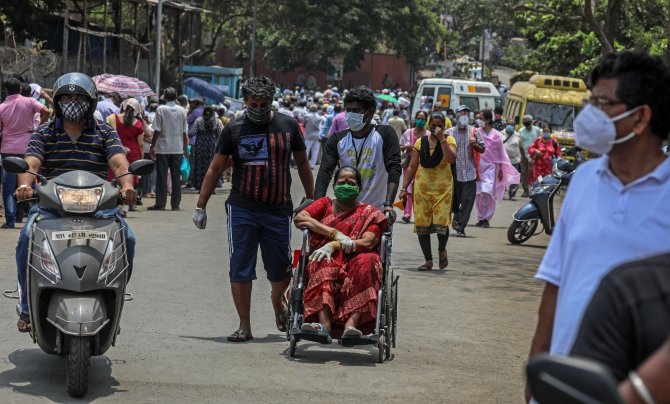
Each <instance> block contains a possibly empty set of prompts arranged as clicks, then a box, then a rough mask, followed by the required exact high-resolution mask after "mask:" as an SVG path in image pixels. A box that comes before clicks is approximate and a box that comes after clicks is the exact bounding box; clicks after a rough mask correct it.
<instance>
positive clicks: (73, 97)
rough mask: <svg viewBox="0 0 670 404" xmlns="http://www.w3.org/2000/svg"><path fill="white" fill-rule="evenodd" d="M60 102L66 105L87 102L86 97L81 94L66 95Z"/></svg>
mask: <svg viewBox="0 0 670 404" xmlns="http://www.w3.org/2000/svg"><path fill="white" fill-rule="evenodd" d="M60 101H61V102H63V103H65V104H69V103H71V102H74V101H79V102H83V101H86V97H85V96H83V95H80V94H65V95H63V96H62V97H60Z"/></svg>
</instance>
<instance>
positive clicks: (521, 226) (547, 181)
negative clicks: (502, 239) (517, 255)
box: [507, 147, 586, 244]
mask: <svg viewBox="0 0 670 404" xmlns="http://www.w3.org/2000/svg"><path fill="white" fill-rule="evenodd" d="M565 154H567V155H572V156H574V157H575V159H574V161H575V164H574V165H573V164H572V163H571V162H569V161H568V160H566V159H562V158H561V159H558V160H556V161H555V162H554V164H553V169H552V173H551V176H547V177H544V178H542V177H540V178H538V180H537V181H535V182H534V183H533V185H532V186H531V189H530V201H529V202H528V203H526V204H524V205H523V206H522V207H520V208H519V210H517V211H516V212H514V221H513V222H512V224H510V226H509V228H508V229H507V240H508V241H509V242H510V243H512V244H521V243H523V242H525V241H526V240H528V239H529V238H531V237H532V236H534V235H536V234H540V233H539V232H538V233H535V231H536V230H537V225H538V223H539V222H542V227H543V228H544V232H545V233H546V234H548V235H551V233H552V232H553V230H554V227H555V226H556V220H555V218H554V197H555V196H556V195H557V194H558V192H559V190H560V189H561V186H562V185H566V186H567V185H568V184H569V183H570V179H571V178H572V176H573V174H574V172H575V169H576V168H577V167H578V166H579V164H581V163H583V162H584V161H586V159H584V156H583V155H582V153H581V149H580V148H578V147H573V148H572V149H570V150H568V151H567V152H565Z"/></svg>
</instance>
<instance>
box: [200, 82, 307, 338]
mask: <svg viewBox="0 0 670 404" xmlns="http://www.w3.org/2000/svg"><path fill="white" fill-rule="evenodd" d="M274 92H275V85H274V83H273V82H272V80H270V79H269V78H267V77H264V76H256V77H254V78H251V79H249V80H247V81H246V82H245V83H244V85H243V86H242V95H243V97H244V102H245V104H246V112H245V114H244V115H243V116H241V117H240V118H238V119H236V120H235V121H233V122H231V123H230V124H229V125H228V126H226V127H225V128H224V130H223V132H222V133H221V136H220V137H219V142H218V144H217V146H216V154H215V155H214V159H213V160H212V163H211V165H210V167H209V170H208V171H207V174H206V176H205V180H204V182H203V184H202V186H201V188H200V197H199V198H198V203H197V207H196V209H195V212H194V213H193V222H194V223H195V225H196V226H197V227H198V228H200V229H204V228H205V226H206V224H207V214H206V212H205V207H206V206H207V201H208V200H209V198H210V196H211V195H212V193H213V192H214V189H215V187H216V184H217V181H218V178H219V177H220V176H221V174H222V173H223V169H224V168H225V167H226V164H227V163H228V159H229V158H231V157H232V159H233V181H232V189H231V191H230V196H229V197H228V200H227V201H226V211H227V213H228V248H229V255H230V272H229V276H230V285H231V290H232V295H233V301H234V302H235V308H236V309H237V314H238V316H239V318H240V325H239V328H238V330H237V331H235V332H233V333H232V334H231V335H230V336H229V337H228V341H231V342H245V341H248V340H250V339H253V336H252V335H251V322H250V314H249V313H250V309H251V287H252V281H253V280H254V279H256V271H255V267H256V255H257V253H258V247H259V245H260V248H261V256H262V258H263V265H264V267H265V271H266V272H267V278H268V280H269V281H270V283H271V284H272V296H271V299H272V306H273V308H274V311H275V320H276V325H277V328H278V329H279V330H280V331H285V315H286V307H285V306H284V304H283V303H282V296H283V293H284V291H285V290H286V288H287V287H288V284H289V280H290V278H291V272H290V270H291V248H290V241H291V240H290V238H291V213H292V210H293V204H292V201H291V192H290V191H291V173H290V171H289V161H290V158H291V154H292V155H293V158H294V160H295V162H296V163H297V166H298V175H299V176H300V181H301V182H302V186H303V188H304V189H305V196H306V197H307V198H313V197H314V181H313V178H312V171H311V169H310V167H309V160H308V159H307V152H306V151H305V150H306V148H305V142H304V141H303V138H302V134H301V131H300V127H299V126H298V122H297V121H296V120H295V119H293V118H292V117H289V116H286V115H283V114H279V113H275V111H274V110H272V98H273V96H274Z"/></svg>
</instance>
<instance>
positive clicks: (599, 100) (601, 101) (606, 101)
mask: <svg viewBox="0 0 670 404" xmlns="http://www.w3.org/2000/svg"><path fill="white" fill-rule="evenodd" d="M586 101H587V102H588V103H589V104H591V105H593V106H594V107H596V108H598V109H603V108H604V107H607V106H610V105H617V104H625V102H623V101H619V100H612V99H610V98H607V97H590V98H589V99H588V100H586Z"/></svg>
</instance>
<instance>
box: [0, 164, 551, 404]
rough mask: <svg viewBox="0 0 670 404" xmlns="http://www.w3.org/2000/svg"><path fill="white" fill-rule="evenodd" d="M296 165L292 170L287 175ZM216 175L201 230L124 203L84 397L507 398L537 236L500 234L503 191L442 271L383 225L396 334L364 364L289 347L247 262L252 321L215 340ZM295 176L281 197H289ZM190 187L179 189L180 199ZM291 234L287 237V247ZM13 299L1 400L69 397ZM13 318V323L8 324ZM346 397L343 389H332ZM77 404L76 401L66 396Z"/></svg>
mask: <svg viewBox="0 0 670 404" xmlns="http://www.w3.org/2000/svg"><path fill="white" fill-rule="evenodd" d="M294 175H295V172H294ZM229 186H230V185H229V184H225V186H224V188H223V192H219V191H218V190H217V195H214V196H213V197H212V200H211V201H210V204H209V208H208V209H209V212H210V213H209V225H208V227H207V229H206V230H204V231H200V230H198V229H196V228H194V227H193V224H192V223H191V218H190V214H191V210H190V209H185V210H184V211H180V212H145V211H139V212H130V213H129V215H128V218H127V220H128V222H129V223H130V224H131V225H132V226H133V229H134V230H135V232H136V235H137V240H138V241H137V253H136V261H135V270H134V272H133V279H132V282H131V283H130V284H129V287H128V292H130V293H131V294H132V296H133V300H132V301H129V302H126V306H125V309H124V317H123V319H122V322H121V334H120V335H119V337H118V339H117V345H116V347H113V348H112V349H110V351H108V353H107V354H105V355H104V356H101V357H95V358H92V360H91V382H90V388H89V392H88V393H87V396H86V400H87V401H95V402H100V403H107V402H109V403H112V402H138V403H141V402H186V401H190V402H203V403H205V402H211V403H214V402H249V403H252V402H261V401H268V400H269V401H274V402H289V401H290V402H295V403H309V402H314V400H317V401H318V402H324V403H331V402H332V403H335V402H352V401H358V402H370V401H373V400H377V401H381V402H398V403H400V402H451V403H459V402H487V403H510V402H518V401H519V397H521V395H522V391H523V383H524V377H523V365H524V363H525V357H526V355H527V354H528V352H527V351H528V344H529V342H530V337H531V333H532V328H533V325H534V322H535V318H536V311H537V302H538V298H539V295H540V293H541V290H542V289H541V284H540V282H538V281H536V280H534V279H533V274H534V272H535V270H536V269H537V265H538V263H539V261H540V259H541V257H542V254H543V253H544V250H545V247H546V244H547V242H548V240H549V238H548V237H547V236H544V235H540V236H538V237H535V238H533V239H532V240H529V241H528V242H527V243H525V244H523V245H521V246H512V245H510V244H509V243H508V242H507V240H506V237H505V233H506V231H507V227H508V226H509V224H510V222H511V217H512V213H513V211H514V210H515V209H516V208H518V207H519V206H520V205H521V204H522V203H524V202H525V200H527V199H526V198H522V199H519V200H517V201H507V200H505V201H503V202H502V203H501V205H500V211H499V212H498V214H496V217H495V219H494V221H493V222H492V223H491V227H490V228H488V229H479V228H473V229H472V230H471V231H470V232H469V234H468V237H467V238H464V239H459V238H454V240H452V241H450V243H449V257H450V264H449V267H448V269H447V270H446V271H443V270H437V269H434V270H433V271H429V272H418V271H417V270H416V264H417V263H418V262H420V261H421V259H422V257H421V253H420V251H419V250H418V248H417V245H416V239H415V237H416V236H415V235H414V234H413V233H412V225H411V224H409V225H408V224H403V223H398V224H396V225H395V226H394V228H393V242H394V243H393V265H394V267H395V268H396V275H399V276H400V290H399V296H398V300H399V301H398V304H399V308H398V311H399V314H398V343H397V347H396V349H395V350H393V358H392V360H391V361H388V362H386V363H384V364H379V363H376V360H375V358H376V349H373V348H372V347H369V348H368V347H359V348H343V347H341V346H339V345H337V344H336V343H335V342H333V344H332V345H330V346H323V347H321V346H319V345H317V344H314V343H311V342H309V341H303V342H301V343H299V344H298V351H297V353H296V357H295V358H291V357H289V355H288V346H289V344H288V342H287V341H286V337H285V335H284V333H280V332H278V331H277V329H276V327H275V324H274V320H273V312H272V308H271V306H270V302H269V294H270V288H269V284H268V282H267V281H266V280H265V279H264V272H263V270H262V264H261V262H260V260H259V263H258V265H257V270H258V274H259V280H258V281H256V282H255V285H254V291H253V302H252V315H251V323H252V328H253V331H254V334H255V338H254V340H253V341H250V342H249V343H246V344H234V343H230V342H228V341H226V336H227V335H228V333H229V332H230V330H232V329H234V327H235V326H236V323H237V319H236V316H235V309H234V307H233V303H232V299H231V296H230V289H229V288H228V286H227V272H228V265H227V255H228V254H227V251H228V243H227V238H226V233H225V231H224V230H225V223H226V216H225V209H224V206H223V205H224V204H223V202H224V201H225V199H226V198H227V196H228V189H229ZM299 188H300V187H299V185H297V184H295V183H294V186H293V189H292V191H293V195H294V197H295V198H296V199H298V196H299V195H300V189H299ZM196 196H197V195H193V194H189V195H184V198H183V201H182V204H183V206H184V207H190V206H194V205H195V200H196ZM17 233H18V230H16V231H5V232H3V233H0V237H2V239H1V240H2V241H1V242H0V251H1V252H2V254H0V256H2V257H3V258H2V260H1V261H0V265H2V268H5V270H4V271H2V273H1V274H0V286H1V287H2V288H3V289H14V288H15V285H16V275H15V272H14V270H13V269H12V268H13V266H12V264H13V262H12V260H11V259H9V258H10V257H13V250H14V246H15V244H16V237H17ZM299 244H300V234H299V232H297V231H294V232H293V235H292V246H293V247H294V248H298V246H299ZM15 302H16V300H9V299H3V306H2V307H3V310H2V311H0V321H1V322H2V323H3V324H7V325H8V326H7V327H3V328H2V330H0V338H1V339H2V341H3V344H2V346H1V348H0V358H3V359H2V361H1V362H0V401H1V402H7V403H9V402H20V403H31V402H36V403H37V402H44V401H53V402H60V403H64V402H70V400H72V399H71V398H70V397H69V396H68V395H67V391H65V390H64V389H63V381H64V380H63V379H64V375H63V368H62V361H61V359H60V358H59V357H57V356H52V355H46V354H44V353H43V352H41V350H40V349H39V348H38V347H37V346H36V345H34V344H33V343H32V342H31V341H30V338H29V337H28V335H27V334H19V333H17V332H16V329H15V328H14V327H13V323H14V319H15V318H16V313H15V311H14V304H15ZM10 325H12V326H10ZM334 391H338V392H339V393H340V394H342V395H344V396H346V398H344V399H342V398H339V397H337V396H336V395H335V394H334V393H333V392H334ZM74 402H79V401H74Z"/></svg>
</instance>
